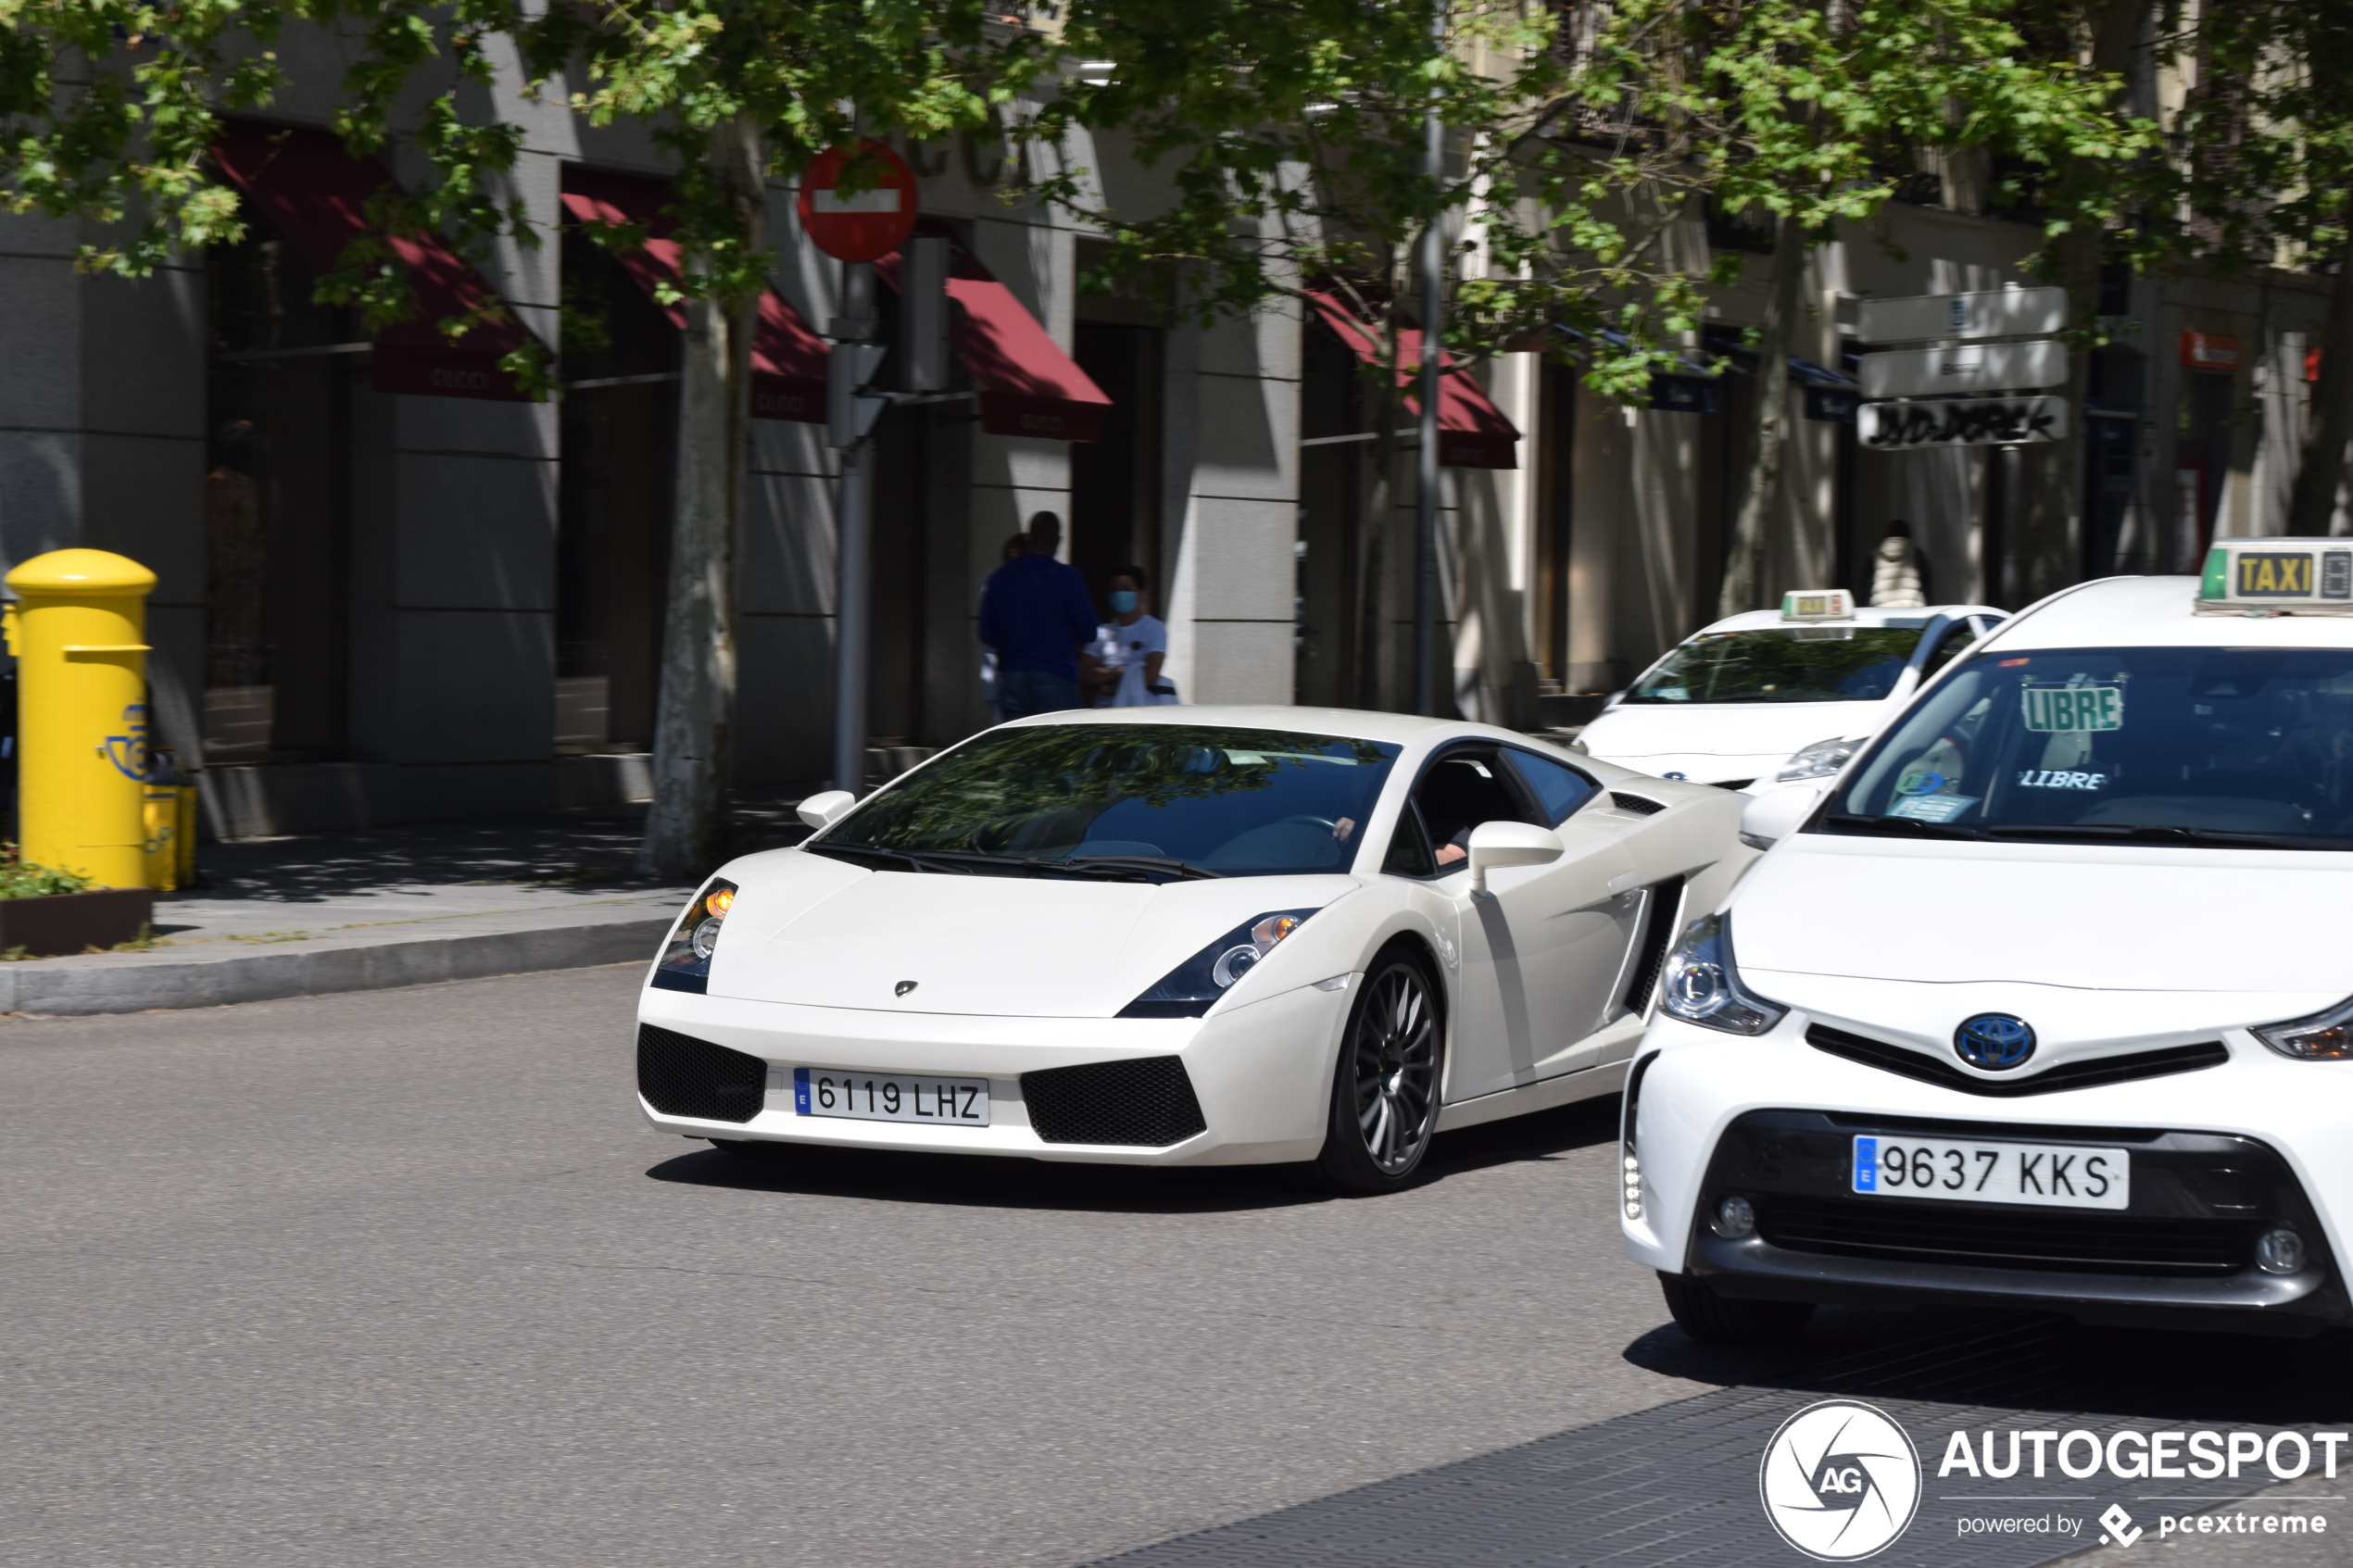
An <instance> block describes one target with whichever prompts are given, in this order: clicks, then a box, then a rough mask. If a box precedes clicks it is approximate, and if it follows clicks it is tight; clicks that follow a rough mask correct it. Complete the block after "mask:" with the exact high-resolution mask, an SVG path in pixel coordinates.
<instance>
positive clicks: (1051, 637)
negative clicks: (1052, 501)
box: [980, 512, 1098, 721]
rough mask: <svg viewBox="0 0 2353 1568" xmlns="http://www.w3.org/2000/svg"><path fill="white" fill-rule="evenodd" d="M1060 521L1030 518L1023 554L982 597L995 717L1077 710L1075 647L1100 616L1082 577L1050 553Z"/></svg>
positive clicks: (997, 574)
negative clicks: (992, 655)
mask: <svg viewBox="0 0 2353 1568" xmlns="http://www.w3.org/2000/svg"><path fill="white" fill-rule="evenodd" d="M1062 540H1063V520H1062V519H1060V518H1058V517H1056V516H1055V515H1054V514H1053V513H1051V512H1039V513H1038V515H1037V516H1036V517H1033V518H1031V519H1030V520H1029V540H1028V547H1027V553H1026V554H1024V555H1021V556H1017V557H1015V558H1013V559H1012V560H1009V561H1007V562H1006V563H1005V564H1004V565H1002V566H1000V567H999V568H998V569H997V570H996V571H992V572H990V573H989V574H988V583H987V584H985V585H984V586H983V587H982V589H981V595H980V640H981V641H982V642H983V643H985V644H986V645H988V646H989V647H990V648H993V649H994V650H996V654H997V709H998V715H997V716H998V718H999V719H1000V721H1003V720H1008V719H1022V718H1026V717H1028V716H1029V715H1030V714H1032V713H1054V712H1059V711H1060V710H1061V709H1065V708H1076V707H1077V706H1079V699H1078V667H1079V661H1080V659H1081V658H1082V657H1086V662H1087V663H1088V664H1089V665H1091V664H1092V663H1093V662H1094V659H1092V658H1091V657H1087V656H1083V655H1082V653H1081V651H1080V650H1082V649H1083V648H1085V647H1086V646H1087V645H1088V644H1089V643H1091V642H1093V641H1094V640H1095V627H1096V623H1097V620H1098V617H1097V616H1096V614H1095V606H1094V603H1093V601H1091V600H1090V599H1089V598H1088V596H1087V583H1086V579H1084V578H1082V577H1080V576H1079V575H1078V572H1077V571H1076V569H1074V568H1072V567H1068V566H1065V565H1063V563H1062V562H1061V561H1058V560H1056V559H1055V558H1054V551H1055V549H1056V548H1057V547H1058V546H1061V544H1062Z"/></svg>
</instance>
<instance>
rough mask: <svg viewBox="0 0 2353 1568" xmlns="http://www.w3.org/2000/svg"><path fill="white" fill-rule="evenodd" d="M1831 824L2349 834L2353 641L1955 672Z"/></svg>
mask: <svg viewBox="0 0 2353 1568" xmlns="http://www.w3.org/2000/svg"><path fill="white" fill-rule="evenodd" d="M1820 825H1821V827H1822V828H1823V829H1824V830H1825V831H1828V832H1831V833H1874V834H1896V835H1906V836H1938V837H1964V838H1994V839H2037V838H2040V839H2056V840H2061V841H2072V842H2076V843H2086V844H2096V843H2108V842H2116V841H2123V842H2129V843H2152V844H2189V845H2215V846H2239V847H2281V848H2316V849H2348V848H2353V650H2339V649H2317V650H2306V649H2285V648H2265V647H2239V648H2231V647H2223V648H2183V647H2133V648H2072V649H2063V650H2058V651H2053V652H2044V651H2036V652H2034V653H2032V654H2021V655H2018V656H2015V657H2011V658H2007V659H2006V658H2002V657H1999V656H1998V654H1994V655H1989V656H1988V657H1984V658H1980V659H1971V660H1969V662H1967V663H1965V664H1962V665H1960V666H1958V667H1957V668H1956V669H1954V670H1953V671H1951V672H1950V673H1949V674H1947V675H1946V676H1945V677H1944V681H1943V682H1942V683H1941V684H1938V685H1937V686H1936V687H1935V688H1934V689H1933V690H1931V692H1930V693H1929V695H1928V696H1927V698H1926V699H1925V700H1924V701H1922V702H1920V703H1919V704H1918V705H1917V706H1916V707H1914V708H1913V709H1912V710H1911V711H1910V712H1909V713H1907V714H1906V716H1905V717H1904V719H1903V721H1901V722H1900V723H1898V724H1897V725H1896V726H1895V727H1894V730H1892V731H1891V732H1890V733H1889V734H1888V737H1887V739H1886V741H1885V742H1884V743H1883V744H1881V746H1878V747H1877V748H1875V749H1874V750H1873V752H1872V753H1871V755H1870V757H1869V759H1868V761H1867V762H1866V764H1865V766H1864V767H1863V768H1862V769H1861V770H1860V771H1855V772H1852V773H1851V775H1850V776H1849V777H1848V778H1847V780H1846V782H1845V784H1843V787H1842V788H1841V789H1840V790H1839V792H1838V794H1837V795H1836V797H1833V798H1832V800H1831V803H1830V809H1829V810H1828V811H1827V812H1826V813H1825V814H1824V816H1823V818H1822V821H1821V824H1820Z"/></svg>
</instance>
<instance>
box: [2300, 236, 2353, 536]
mask: <svg viewBox="0 0 2353 1568" xmlns="http://www.w3.org/2000/svg"><path fill="white" fill-rule="evenodd" d="M2347 441H2353V233H2348V234H2347V237H2346V242H2345V247H2344V249H2343V250H2341V251H2340V252H2339V253H2338V257H2337V273H2336V287H2335V289H2334V291H2332V292H2331V294H2330V295H2329V319H2328V325H2326V326H2325V327H2323V328H2322V329H2321V379H2320V380H2319V381H2317V382H2314V383H2312V406H2311V408H2309V410H2308V411H2307V413H2306V417H2305V421H2304V450H2303V452H2302V454H2301V455H2300V456H2299V457H2298V458H2297V460H2296V490H2295V492H2294V494H2293V495H2291V496H2290V497H2289V500H2288V506H2287V531H2288V532H2289V533H2298V534H2303V535H2305V536H2306V537H2308V538H2320V537H2322V536H2324V535H2325V534H2326V533H2328V531H2329V524H2330V523H2332V522H2334V521H2335V519H2336V493H2337V489H2338V487H2339V486H2340V485H2342V484H2343V483H2345V444H2346V443H2347Z"/></svg>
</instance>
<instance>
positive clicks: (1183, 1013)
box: [1119, 909, 1315, 1018]
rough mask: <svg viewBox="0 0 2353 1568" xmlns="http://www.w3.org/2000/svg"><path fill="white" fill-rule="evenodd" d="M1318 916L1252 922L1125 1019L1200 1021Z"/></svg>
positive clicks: (1302, 912) (1130, 1009)
mask: <svg viewBox="0 0 2353 1568" xmlns="http://www.w3.org/2000/svg"><path fill="white" fill-rule="evenodd" d="M1314 913H1315V910H1313V909H1276V910H1274V911H1272V912H1271V913H1268V914H1263V915H1254V916H1252V918H1251V919H1249V920H1246V921H1244V922H1242V923H1241V924H1239V925H1238V926H1236V927H1234V929H1233V930H1231V931H1229V932H1227V933H1226V935H1223V936H1220V937H1219V938H1218V939H1217V940H1216V941H1214V942H1212V943H1211V944H1210V945H1209V946H1208V947H1203V948H1202V950H1201V951H1200V952H1198V953H1195V954H1194V955H1193V956H1192V957H1191V958H1189V959H1187V960H1185V961H1184V962H1183V963H1180V964H1178V965H1177V966H1176V968H1175V969H1172V970H1170V971H1169V972H1167V973H1166V974H1164V975H1162V976H1161V977H1160V983H1159V984H1158V985H1154V986H1153V987H1152V988H1151V990H1149V991H1146V992H1145V993H1144V994H1143V995H1142V996H1140V997H1137V998H1136V999H1135V1000H1134V1001H1132V1002H1129V1003H1128V1004H1127V1005H1126V1007H1124V1008H1122V1009H1120V1010H1119V1016H1120V1017H1122V1018H1199V1017H1200V1016H1201V1015H1202V1013H1205V1012H1207V1011H1208V1010H1210V1008H1211V1007H1213V1006H1214V1005H1215V1003H1216V1001H1217V998H1218V997H1222V996H1224V995H1225V994H1226V993H1227V991H1228V990H1230V989H1232V988H1233V986H1234V985H1236V984H1237V983H1239V981H1240V979H1241V977H1242V976H1243V975H1245V974H1248V973H1249V972H1251V971H1252V970H1253V969H1255V968H1257V967H1258V964H1259V960H1262V959H1264V958H1265V956H1266V955H1267V954H1269V953H1271V952H1273V951H1274V950H1275V944H1277V942H1280V941H1281V940H1282V939H1283V938H1284V937H1286V936H1289V935H1290V934H1291V933H1292V932H1294V931H1297V930H1298V929H1299V928H1300V927H1301V926H1302V925H1303V924H1305V923H1306V922H1307V917H1308V916H1310V915H1312V914H1314Z"/></svg>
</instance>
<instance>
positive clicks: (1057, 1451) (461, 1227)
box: [0, 965, 1705, 1568]
mask: <svg viewBox="0 0 2353 1568" xmlns="http://www.w3.org/2000/svg"><path fill="white" fill-rule="evenodd" d="M637 976H638V970H637V968H636V967H635V966H634V965H632V966H624V967H617V968H613V969H603V970H586V971H573V972H564V973H557V974H546V975H535V976H518V977H513V978H508V979H500V980H489V981H476V982H470V983H465V984H459V985H441V986H427V987H420V988H416V989H411V990H403V991H389V992H377V993H371V994H359V995H353V996H345V997H321V998H313V999H301V1000H292V1001H280V1002H267V1003H258V1004H253V1005H248V1006H244V1007H237V1008H221V1009H215V1010H204V1011H195V1012H157V1013H146V1014H138V1015H132V1016H128V1017H113V1018H89V1019H57V1020H20V1021H13V1022H7V1023H6V1024H5V1025H0V1083H5V1084H6V1095H5V1097H0V1098H5V1104H0V1181H5V1184H6V1192H7V1193H8V1195H9V1196H8V1199H7V1202H6V1205H5V1207H4V1208H0V1238H4V1239H0V1251H5V1258H6V1266H5V1269H0V1311H5V1314H6V1316H5V1319H0V1321H5V1323H6V1325H7V1326H6V1337H5V1343H4V1344H0V1351H4V1352H5V1360H4V1361H0V1366H5V1374H0V1561H5V1562H8V1563H11V1564H16V1563H24V1564H41V1565H43V1568H58V1565H63V1564H80V1563H104V1564H115V1563H124V1564H141V1565H146V1564H153V1565H156V1568H182V1565H187V1564H196V1563H211V1562H231V1563H236V1564H239V1565H241V1568H264V1565H269V1564H279V1563H287V1564H292V1563H301V1564H318V1563H324V1562H334V1563H337V1564H343V1565H349V1568H361V1565H371V1564H379V1563H381V1564H395V1563H397V1564H404V1565H406V1564H425V1563H433V1564H439V1563H448V1564H465V1565H467V1568H491V1565H494V1564H507V1563H563V1564H600V1563H615V1564H618V1563H623V1562H628V1563H641V1562H653V1561H660V1562H665V1563H677V1564H684V1563H702V1562H730V1563H733V1562H741V1561H743V1560H745V1559H746V1558H748V1557H752V1558H758V1559H761V1560H763V1561H768V1562H790V1563H823V1564H828V1565H839V1568H849V1565H853V1564H886V1563H887V1564H915V1563H925V1564H929V1563H942V1564H946V1563H989V1564H996V1563H1026V1562H1047V1563H1063V1562H1081V1561H1085V1560H1088V1559H1090V1558H1094V1557H1098V1556H1101V1555H1103V1554H1106V1553H1109V1552H1113V1551H1116V1550H1119V1549H1126V1548H1128V1547H1132V1546H1136V1545H1139V1544H1141V1543H1144V1542H1148V1541H1151V1540H1155V1539H1158V1538H1160V1537H1165V1536H1169V1535H1172V1534H1176V1533H1177V1532H1181V1531H1186V1530H1190V1529H1195V1528H1198V1527H1201V1526H1203V1525H1206V1524H1214V1523H1218V1522H1222V1521H1226V1520H1230V1519H1234V1518H1237V1517H1239V1516H1242V1515H1246V1514H1250V1513H1254V1512H1259V1511H1261V1510H1264V1509H1266V1508H1269V1507H1273V1506H1276V1505H1278V1504H1281V1503H1286V1502H1291V1501H1296V1500H1299V1499H1305V1498H1310V1497H1314V1496H1316V1495H1318V1494H1321V1493H1324V1492H1327V1491H1330V1490H1333V1489H1335V1488H1338V1487H1340V1486H1349V1485H1353V1484H1354V1483H1357V1482H1361V1481H1365V1480H1370V1479H1374V1478H1378V1477H1380V1476H1384V1475H1389V1474H1395V1473H1397V1472H1399V1471H1403V1470H1408V1469H1413V1468H1416V1467H1419V1466H1423V1465H1428V1464H1432V1463H1437V1462H1441V1461H1448V1460H1453V1459H1457V1458H1460V1457H1462V1456H1464V1455H1466V1454H1472V1453H1476V1452H1479V1451H1482V1450H1484V1449H1492V1448H1494V1447H1497V1446H1499V1445H1502V1444H1506V1443H1511V1442H1515V1441H1517V1440H1521V1439H1524V1438H1527V1437H1530V1436H1537V1435H1540V1434H1542V1433H1546V1432H1550V1431H1554V1430H1556V1429H1558V1428H1560V1427H1563V1426H1569V1425H1575V1424H1580V1423H1584V1422H1589V1421H1593V1420H1597V1419H1599V1418H1601V1417H1604V1416H1607V1415H1611V1414H1615V1413H1617V1412H1619V1411H1627V1410H1632V1409H1637V1408H1641V1407H1642V1406H1646V1405H1650V1404H1655V1403H1657V1402H1659V1401H1660V1400H1663V1399H1671V1398H1675V1397H1678V1396H1679V1395H1681V1394H1684V1393H1687V1392H1691V1391H1692V1390H1694V1389H1696V1388H1699V1387H1702V1386H1705V1384H1704V1383H1702V1382H1700V1381H1694V1380H1692V1379H1690V1378H1686V1377H1683V1376H1679V1375H1677V1373H1676V1370H1675V1369H1674V1368H1673V1367H1672V1365H1671V1364H1670V1363H1671V1361H1672V1358H1673V1357H1674V1356H1675V1355H1677V1354H1679V1353H1680V1351H1681V1348H1682V1346H1683V1341H1682V1340H1681V1337H1680V1335H1676V1334H1675V1333H1674V1331H1673V1330H1672V1329H1667V1330H1665V1331H1664V1332H1663V1333H1661V1332H1660V1325H1661V1324H1662V1323H1664V1322H1665V1314H1664V1311H1662V1309H1661V1307H1660V1305H1659V1301H1658V1296H1657V1292H1656V1289H1655V1286H1654V1285H1653V1284H1652V1282H1651V1281H1650V1280H1649V1279H1648V1278H1647V1276H1645V1275H1643V1274H1642V1273H1639V1272H1637V1271H1635V1270H1634V1269H1632V1268H1631V1267H1629V1265H1628V1264H1626V1263H1625V1262H1624V1261H1622V1259H1621V1258H1620V1256H1619V1254H1618V1252H1617V1242H1616V1239H1615V1235H1614V1232H1613V1230H1612V1227H1611V1221H1610V1207H1609V1205H1610V1201H1611V1185H1610V1176H1609V1170H1608V1165H1609V1159H1610V1153H1611V1149H1610V1139H1611V1138H1612V1136H1613V1135H1614V1133H1613V1124H1612V1117H1613V1115H1614V1107H1615V1101H1610V1102H1604V1104H1601V1105H1597V1106H1594V1107H1590V1108H1585V1109H1581V1110H1578V1109H1572V1110H1569V1111H1567V1112H1562V1113H1556V1114H1553V1115H1549V1116H1546V1117H1543V1118H1541V1119H1531V1120H1529V1121H1527V1122H1523V1123H1516V1124H1506V1125H1505V1126H1504V1127H1503V1128H1501V1129H1495V1130H1480V1131H1477V1132H1473V1133H1468V1134H1465V1135H1459V1136H1455V1137H1452V1138H1450V1139H1447V1140H1444V1142H1443V1144H1442V1146H1441V1152H1440V1153H1439V1156H1438V1158H1439V1161H1440V1165H1441V1175H1440V1179H1438V1180H1435V1181H1433V1182H1431V1183H1429V1184H1428V1185H1425V1186H1422V1187H1420V1188H1419V1189H1417V1190H1416V1191H1413V1192H1411V1193H1407V1194H1404V1195H1402V1196H1398V1197H1394V1198H1387V1199H1382V1200H1377V1201H1353V1202H1352V1201H1341V1200H1336V1199H1328V1198H1322V1197H1320V1196H1317V1195H1315V1194H1314V1193H1313V1192H1312V1191H1311V1190H1308V1189H1306V1188H1305V1187H1303V1185H1302V1184H1301V1183H1300V1182H1299V1181H1298V1179H1297V1178H1296V1177H1295V1176H1294V1175H1293V1174H1292V1173H1290V1172H1287V1171H1273V1172H1265V1171H1248V1170H1244V1171H1231V1172H1152V1171H1131V1170H1123V1169H1110V1168H1103V1167H1093V1166H1070V1165H1044V1164H1037V1163H1033V1162H1029V1161H998V1160H951V1159H936V1160H909V1159H905V1158H901V1157H896V1156H891V1157H877V1156H861V1155H840V1156H821V1157H813V1158H808V1159H804V1160H794V1161H790V1162H787V1163H784V1164H779V1165H776V1166H774V1167H773V1168H767V1167H763V1168H761V1169H759V1170H757V1171H756V1172H754V1173H746V1172H745V1171H744V1170H743V1169H742V1166H741V1163H740V1162H738V1161H733V1160H726V1159H724V1158H723V1157H721V1156H719V1155H717V1154H715V1153H712V1152H710V1151H709V1150H708V1149H707V1148H705V1146H703V1145H701V1144H699V1143H688V1142H686V1141H683V1140H681V1139H678V1138H675V1137H670V1136H664V1135H658V1134H655V1133H653V1132H651V1131H649V1130H648V1129H647V1128H646V1127H645V1126H644V1124H643V1123H641V1122H640V1121H639V1120H638V1118H637V1115H636V1112H635V1107H634V1102H633V1100H632V1098H631V1094H630V1086H631V1071H632V1069H631V1060H632V1059H631V1049H630V1017H631V1014H630V1008H631V999H632V994H633V989H634V987H635V985H636V984H637ZM1645 1336H1657V1338H1658V1339H1659V1340H1660V1341H1661V1342H1662V1343H1661V1344H1659V1345H1656V1346H1654V1348H1655V1349H1656V1350H1657V1351H1658V1355H1657V1356H1653V1357H1650V1358H1649V1359H1650V1360H1652V1361H1654V1362H1655V1363H1657V1364H1654V1365H1643V1364H1639V1363H1638V1362H1637V1361H1630V1360H1629V1359H1628V1355H1627V1351H1628V1348H1629V1346H1631V1345H1636V1344H1640V1343H1642V1342H1643V1341H1644V1339H1645ZM1661 1357H1663V1358H1665V1360H1664V1361H1661V1360H1660V1358H1661Z"/></svg>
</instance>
